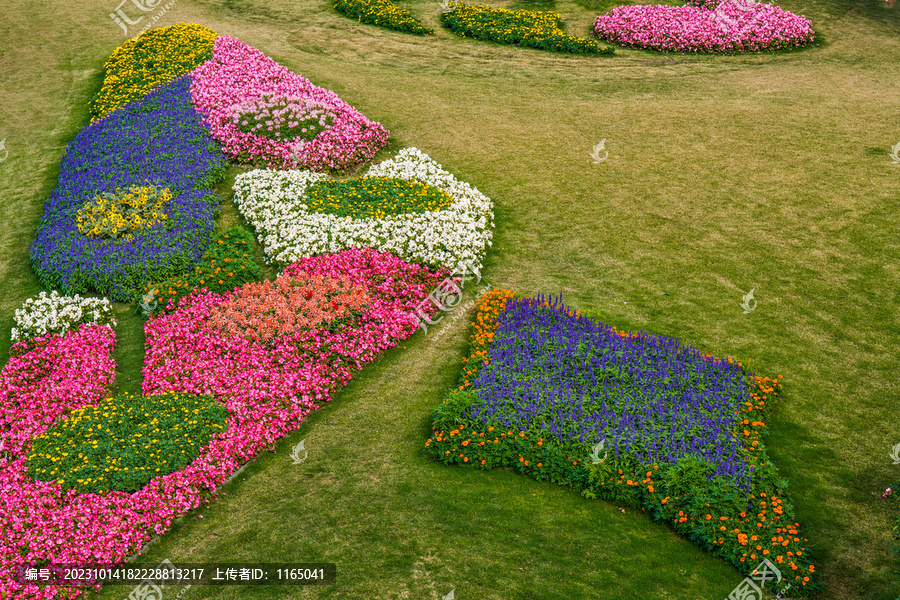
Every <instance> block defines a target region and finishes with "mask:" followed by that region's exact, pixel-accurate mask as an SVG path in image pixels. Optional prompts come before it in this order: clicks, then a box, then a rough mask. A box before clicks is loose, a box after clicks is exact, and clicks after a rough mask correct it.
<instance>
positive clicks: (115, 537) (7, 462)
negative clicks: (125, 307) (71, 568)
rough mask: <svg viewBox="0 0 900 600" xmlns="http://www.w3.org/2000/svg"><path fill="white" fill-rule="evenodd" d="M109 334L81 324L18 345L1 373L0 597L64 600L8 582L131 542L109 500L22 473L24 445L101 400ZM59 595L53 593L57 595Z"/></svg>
mask: <svg viewBox="0 0 900 600" xmlns="http://www.w3.org/2000/svg"><path fill="white" fill-rule="evenodd" d="M115 344H116V338H115V333H114V332H113V330H112V329H111V328H110V327H107V326H105V325H83V326H81V327H80V328H79V329H77V330H73V331H68V332H66V333H64V334H61V335H57V334H53V335H47V336H42V337H39V338H35V339H33V340H25V341H21V342H18V343H16V344H14V345H13V346H12V348H11V349H10V356H11V357H10V359H9V362H8V363H7V364H6V366H5V367H4V368H3V371H2V373H0V434H2V437H3V446H4V452H3V453H2V454H0V598H10V597H13V596H14V597H19V598H67V597H70V594H77V593H79V592H78V591H77V590H62V589H60V590H44V591H39V590H38V587H37V586H36V585H34V584H20V583H17V582H16V581H14V578H13V576H14V573H15V570H14V565H16V564H21V563H34V562H36V561H38V560H41V559H47V558H52V559H54V560H55V561H57V562H82V563H83V562H86V561H88V560H94V559H95V558H96V557H99V556H103V555H106V553H108V552H110V551H111V550H112V549H114V548H115V547H117V546H120V545H122V544H123V543H125V544H127V543H129V542H131V543H135V542H136V540H137V539H138V538H135V537H134V532H133V531H129V530H128V528H127V527H125V528H122V527H117V525H116V522H117V521H119V520H122V521H124V522H125V523H127V522H128V521H129V520H130V519H132V518H133V517H132V516H131V515H128V514H124V513H122V514H117V513H115V511H110V510H109V509H108V508H107V506H108V505H109V503H110V502H113V503H114V502H115V501H116V500H115V499H101V498H99V497H93V498H91V497H86V496H81V497H77V496H75V492H74V491H72V492H70V493H69V494H63V493H62V490H61V487H60V486H59V485H56V484H55V483H48V482H43V481H35V480H34V479H32V478H30V477H28V476H27V475H26V469H25V459H26V457H27V454H28V452H29V451H30V450H31V441H32V440H33V439H34V438H36V437H38V436H40V435H42V434H43V433H44V432H45V431H47V429H49V428H50V427H51V426H52V425H54V424H55V423H56V422H57V421H58V420H59V419H60V418H62V417H63V416H65V415H67V414H68V413H69V412H70V411H72V410H75V409H78V408H81V407H83V406H88V405H95V404H97V403H98V402H99V401H100V400H102V399H103V398H104V397H105V395H106V393H107V389H108V388H109V386H110V385H111V384H112V381H113V378H114V377H115V370H116V365H115V363H114V362H113V359H112V351H113V348H114V347H115ZM57 592H58V594H59V595H56V594H57Z"/></svg>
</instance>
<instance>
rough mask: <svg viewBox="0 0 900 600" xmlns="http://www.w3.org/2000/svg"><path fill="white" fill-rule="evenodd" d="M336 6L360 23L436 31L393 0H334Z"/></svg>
mask: <svg viewBox="0 0 900 600" xmlns="http://www.w3.org/2000/svg"><path fill="white" fill-rule="evenodd" d="M334 8H335V9H336V10H337V11H338V12H342V13H344V14H345V15H347V16H348V17H354V18H356V20H357V21H359V22H360V23H368V24H370V25H378V26H379V27H386V28H387V29H393V30H395V31H402V32H405V33H415V34H419V35H423V34H426V33H432V34H433V33H434V30H433V29H428V28H427V27H425V26H424V25H423V24H422V22H421V21H419V20H418V19H417V18H415V17H414V16H413V15H412V14H411V13H410V12H409V11H407V10H404V9H402V8H400V7H399V6H397V5H396V4H394V3H393V2H391V0H334Z"/></svg>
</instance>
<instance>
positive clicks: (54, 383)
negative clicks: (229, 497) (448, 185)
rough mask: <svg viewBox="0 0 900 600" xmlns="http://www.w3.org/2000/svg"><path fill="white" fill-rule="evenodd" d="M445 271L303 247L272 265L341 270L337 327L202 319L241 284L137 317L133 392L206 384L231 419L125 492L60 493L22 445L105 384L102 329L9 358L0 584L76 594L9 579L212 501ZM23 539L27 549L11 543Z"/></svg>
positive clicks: (136, 542) (362, 359)
mask: <svg viewBox="0 0 900 600" xmlns="http://www.w3.org/2000/svg"><path fill="white" fill-rule="evenodd" d="M447 274H448V273H446V272H444V271H441V272H438V273H432V272H429V271H428V270H427V269H425V268H424V267H420V266H418V265H413V264H408V263H405V262H403V261H402V260H400V259H398V258H396V257H394V256H392V255H390V254H387V253H380V252H377V251H374V250H357V249H354V250H346V251H344V252H341V253H339V254H335V255H327V256H320V257H314V258H309V259H304V260H302V261H300V262H298V263H295V264H293V265H291V266H289V267H288V268H287V269H285V273H284V274H283V275H282V278H284V279H290V280H292V281H303V280H306V279H307V278H312V279H313V280H315V281H320V282H321V281H325V280H338V279H339V280H342V281H344V282H347V283H349V284H350V286H351V288H352V289H354V290H360V291H361V292H363V293H364V294H365V296H366V297H367V298H368V302H367V303H366V305H365V306H363V307H361V308H362V314H361V315H359V316H358V318H357V319H356V320H355V322H354V323H352V324H347V323H345V324H344V326H343V327H338V328H333V329H334V330H333V331H328V330H326V329H323V328H318V329H317V328H313V329H308V330H297V329H292V330H291V332H289V333H288V334H287V335H285V336H283V337H279V338H275V339H273V340H271V342H270V343H269V344H267V345H266V346H265V347H264V346H262V345H259V344H256V343H254V342H253V341H251V340H249V339H247V337H246V335H244V333H243V332H236V333H230V334H229V333H223V332H222V331H219V330H216V329H213V328H210V327H209V326H208V324H209V319H210V316H211V315H212V314H214V313H215V311H216V310H217V308H218V307H219V306H221V305H222V304H223V303H228V302H231V301H233V300H234V299H235V298H239V297H241V296H240V294H239V292H238V293H235V292H229V293H226V294H214V293H208V292H207V293H199V294H195V295H193V296H188V297H186V298H183V299H182V300H181V301H180V302H179V306H178V307H177V308H176V309H175V311H174V312H172V313H171V314H163V315H159V316H157V317H154V318H151V320H150V321H148V323H147V324H146V326H145V337H146V344H147V353H146V358H145V366H144V384H143V393H144V394H147V395H151V394H158V393H162V392H165V391H174V392H186V393H195V394H214V395H215V396H216V397H217V398H218V399H219V401H220V402H222V403H223V404H225V406H226V407H227V408H228V410H229V412H230V416H229V420H228V429H227V430H226V431H225V432H223V433H220V434H216V435H215V436H213V438H212V440H211V441H210V442H209V444H208V445H207V446H205V447H204V448H203V449H202V450H201V451H200V454H199V456H198V458H197V459H196V460H195V461H194V462H192V463H191V464H190V465H188V466H187V467H185V468H184V469H182V470H181V471H176V472H174V473H170V474H168V475H166V476H163V477H158V478H156V479H153V480H152V481H150V483H149V484H147V486H146V487H145V488H143V489H142V490H141V491H139V492H135V493H134V494H128V493H125V492H115V491H114V492H109V493H107V494H104V495H102V496H101V495H97V494H91V493H85V494H78V493H77V492H75V491H74V490H70V491H69V492H68V493H66V494H63V493H61V488H60V486H58V485H56V484H55V483H45V482H39V481H34V480H33V479H31V478H30V477H28V476H27V475H26V473H25V466H24V462H25V459H24V456H22V454H24V453H25V452H27V450H28V448H29V446H30V442H29V440H30V439H32V438H33V437H35V436H37V435H40V434H41V433H43V432H44V431H46V429H47V428H48V427H49V426H50V425H51V424H52V423H53V422H55V421H56V420H57V419H58V418H59V417H60V416H61V415H62V414H64V413H65V411H66V410H69V409H72V408H77V407H81V406H85V405H86V404H91V403H92V404H96V403H97V402H98V401H99V400H100V399H101V398H102V397H103V396H104V394H105V392H106V388H107V387H108V385H109V384H110V383H111V381H112V377H113V373H114V371H115V366H114V364H113V362H112V359H111V356H110V354H111V351H112V346H113V344H114V337H113V334H112V332H111V330H110V329H108V328H106V327H92V328H91V327H84V328H82V329H81V330H80V331H79V332H77V333H74V332H73V333H69V334H67V335H66V336H65V337H64V338H61V339H59V340H57V339H55V338H54V339H50V341H48V342H46V343H45V344H43V345H39V347H38V348H37V349H35V350H33V351H31V352H29V353H26V354H23V355H21V356H18V357H15V358H13V359H11V360H10V362H9V364H8V365H7V367H6V368H5V369H4V371H3V373H2V374H0V418H2V419H3V421H2V423H3V425H4V427H7V426H9V425H10V424H11V425H12V427H13V435H12V439H13V440H14V442H13V443H12V445H9V443H8V445H7V449H12V450H13V452H14V460H12V461H10V460H3V461H0V526H2V531H3V534H2V536H0V559H2V564H0V568H2V573H0V597H10V596H11V595H15V597H27V598H69V597H74V596H76V595H78V594H80V593H81V590H80V589H78V588H74V587H69V588H62V587H59V586H45V587H42V588H39V587H38V586H37V585H35V584H23V583H17V582H16V581H15V580H14V579H13V573H14V571H13V568H12V567H13V565H14V564H17V563H19V564H21V563H34V562H36V561H38V560H41V559H50V560H52V561H53V562H54V563H78V564H85V563H121V562H123V561H124V560H125V559H126V558H127V557H128V556H129V555H131V554H133V553H134V552H136V551H138V550H140V548H141V547H142V546H143V545H144V544H145V543H146V542H147V541H148V540H149V539H150V536H151V533H153V532H155V533H157V534H161V533H163V532H165V531H166V529H168V528H169V527H170V526H171V524H172V522H173V520H174V519H176V518H178V517H179V516H181V515H183V514H185V513H186V512H188V511H190V510H192V509H194V508H196V507H198V506H199V505H200V504H201V503H203V502H208V499H209V498H210V497H211V496H214V495H215V493H216V488H217V486H219V485H220V484H222V483H223V482H224V481H225V479H226V478H227V477H228V476H229V475H231V474H232V473H234V472H235V471H236V470H237V469H238V468H239V467H240V466H241V465H242V464H243V463H245V462H247V461H248V460H250V459H251V458H253V457H254V456H255V455H256V454H257V453H258V452H259V451H260V450H262V449H263V448H265V447H266V446H268V445H270V444H271V443H272V442H274V441H276V440H277V439H278V438H280V437H282V436H284V435H285V434H287V433H288V432H290V431H292V430H294V429H296V428H297V427H299V424H300V422H301V421H302V420H303V418H305V417H306V416H307V415H308V414H309V413H310V412H311V411H313V410H316V409H317V408H318V405H317V404H316V402H317V401H318V402H321V401H327V400H330V399H331V397H332V394H333V392H334V391H335V389H337V387H339V386H341V385H344V384H346V383H347V381H349V380H350V377H351V373H352V370H353V369H361V368H362V367H363V366H364V365H365V364H366V363H368V362H370V361H371V360H373V359H374V358H375V357H376V356H377V355H378V353H379V352H380V351H382V350H385V349H387V348H391V347H393V346H394V345H396V344H397V342H398V341H400V340H403V339H406V338H408V337H410V336H411V335H412V334H413V333H414V331H415V330H416V327H417V317H416V316H414V315H415V308H416V307H417V306H418V305H419V303H420V302H421V301H422V300H423V299H424V298H425V296H426V295H427V294H428V293H429V292H430V291H432V290H433V289H434V287H435V286H436V285H437V284H438V282H439V281H440V280H441V279H442V278H443V277H445V276H446V275H447ZM276 287H277V286H276ZM326 289H327V288H326ZM435 310H436V309H435ZM14 348H16V346H14ZM51 398H53V399H55V400H51ZM24 546H27V547H28V551H27V552H25V553H24V554H21V553H20V552H19V550H20V548H22V547H24ZM4 594H5V595H4Z"/></svg>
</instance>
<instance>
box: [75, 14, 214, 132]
mask: <svg viewBox="0 0 900 600" xmlns="http://www.w3.org/2000/svg"><path fill="white" fill-rule="evenodd" d="M215 39H216V33H215V32H214V31H212V30H211V29H207V28H206V27H203V26H201V25H196V24H188V25H186V24H180V25H172V26H170V27H160V28H158V29H151V30H150V31H148V32H146V33H144V34H142V35H140V36H138V37H137V38H134V39H130V40H128V41H126V42H125V43H124V44H122V45H121V46H119V47H118V48H116V49H115V51H114V52H113V53H112V55H110V57H109V59H107V61H106V64H105V65H103V69H104V71H105V72H106V73H105V75H104V78H103V87H102V88H100V92H99V93H98V94H97V98H95V99H94V101H93V102H92V103H91V115H92V117H93V121H99V120H100V119H102V118H103V117H105V116H106V115H108V114H109V113H111V112H112V111H114V110H116V109H117V108H121V107H123V106H126V105H128V104H130V103H132V102H137V101H138V100H140V99H141V98H143V97H144V96H146V95H147V94H149V93H150V92H152V91H153V90H156V89H158V88H160V87H162V86H164V85H166V84H168V83H170V82H171V81H172V80H173V79H175V78H176V77H178V76H180V75H184V74H185V73H189V72H191V71H192V70H193V69H194V68H195V67H196V66H197V65H199V64H201V63H203V62H204V61H206V60H208V59H209V57H210V56H212V48H213V41H214V40H215Z"/></svg>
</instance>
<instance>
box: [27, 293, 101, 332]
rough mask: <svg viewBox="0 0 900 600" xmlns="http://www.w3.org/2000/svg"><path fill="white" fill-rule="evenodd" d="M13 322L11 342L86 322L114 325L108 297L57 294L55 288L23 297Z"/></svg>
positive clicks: (65, 330) (70, 327) (63, 329)
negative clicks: (23, 301) (30, 296)
mask: <svg viewBox="0 0 900 600" xmlns="http://www.w3.org/2000/svg"><path fill="white" fill-rule="evenodd" d="M15 322H16V326H15V327H13V328H12V341H13V342H18V341H21V340H24V339H29V338H34V337H40V336H42V335H47V334H49V333H55V334H63V333H65V332H67V331H69V330H70V329H77V328H78V327H79V326H80V325H82V324H85V323H86V324H88V325H109V326H110V327H113V328H115V326H116V319H115V317H114V316H113V312H112V304H111V303H110V301H109V299H108V298H82V297H81V296H79V295H78V294H75V295H74V296H60V295H59V292H57V291H56V290H53V291H52V292H51V293H50V294H49V295H48V294H47V292H41V293H40V295H39V296H36V297H34V298H29V299H28V300H26V301H25V303H24V304H23V305H22V308H20V309H17V310H16V312H15Z"/></svg>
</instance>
